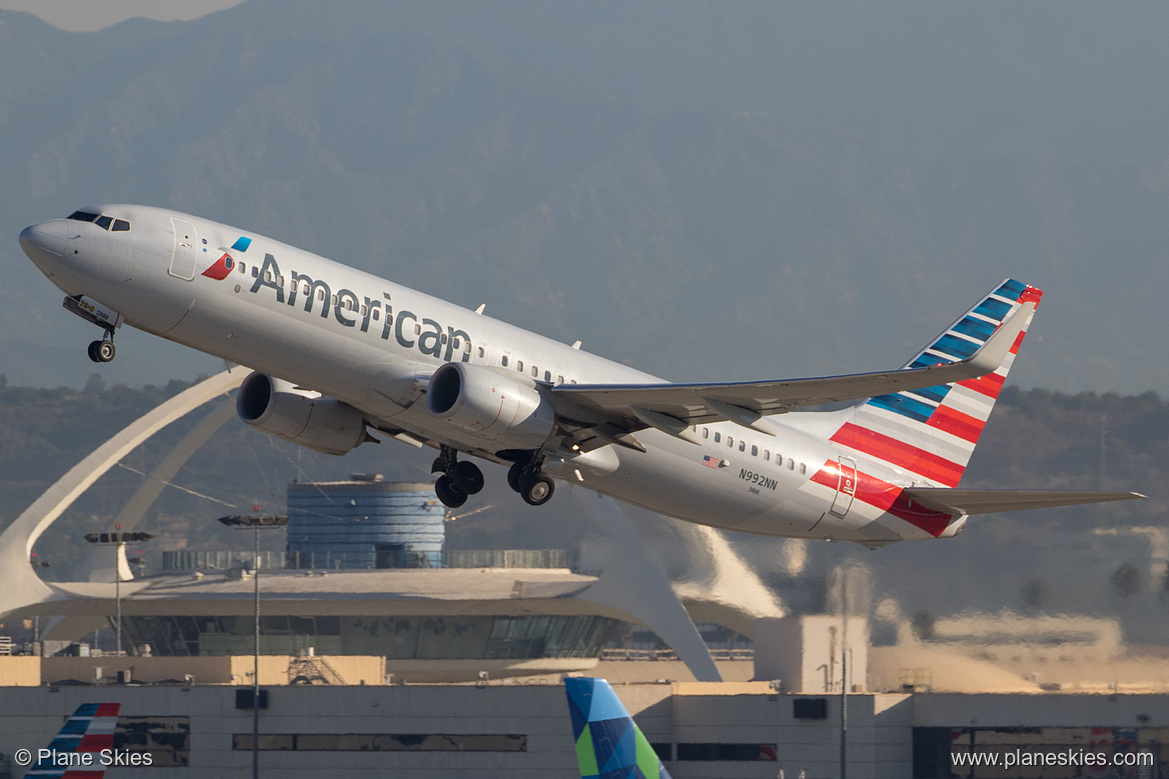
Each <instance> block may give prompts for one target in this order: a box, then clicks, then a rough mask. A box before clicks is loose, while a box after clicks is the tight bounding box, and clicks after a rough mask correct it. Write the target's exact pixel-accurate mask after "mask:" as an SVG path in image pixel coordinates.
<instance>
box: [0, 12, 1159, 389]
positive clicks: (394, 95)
mask: <svg viewBox="0 0 1169 779" xmlns="http://www.w3.org/2000/svg"><path fill="white" fill-rule="evenodd" d="M1167 33H1169V11H1167V10H1166V9H1165V8H1164V7H1163V6H1161V5H1152V4H1124V3H1120V4H1109V5H1107V6H1102V5H1093V4H1078V3H1077V4H1066V3H1058V4H1049V3H1035V4H1027V5H1022V6H1020V5H1015V4H977V5H952V4H933V3H905V4H897V5H893V6H886V5H873V4H868V3H852V2H849V3H816V4H759V3H706V2H696V1H695V0H690V1H688V2H678V3H669V4H663V3H649V2H635V3H617V2H611V3H588V4H569V3H563V4H560V3H544V2H502V3H489V4H485V3H478V2H469V1H468V2H444V3H432V2H414V3H395V4H393V5H392V6H387V5H386V4H384V3H377V2H372V1H369V2H351V3H340V4H330V5H329V6H328V7H325V6H320V5H318V4H314V3H288V2H279V3H278V2H274V0H251V1H250V2H246V3H244V4H243V5H241V6H238V7H237V8H234V9H230V10H228V11H224V12H221V13H218V14H214V15H211V16H208V17H205V18H203V19H200V20H196V21H193V22H172V23H155V22H146V21H141V20H133V21H130V22H126V23H122V24H119V25H116V26H114V27H112V28H109V29H107V30H104V31H102V32H99V33H91V34H70V33H63V32H61V31H58V30H55V29H53V28H51V27H48V26H47V25H45V24H43V23H41V22H39V21H38V20H36V19H34V18H32V17H30V16H27V15H24V14H17V13H0V140H2V143H0V172H2V174H3V181H4V186H3V187H0V204H2V206H3V207H2V208H0V261H3V262H4V263H5V267H7V268H8V269H9V272H8V277H7V278H8V288H9V290H11V292H10V294H9V295H8V296H7V300H6V306H5V308H6V317H5V320H6V322H7V324H8V329H7V333H6V335H5V337H4V341H3V346H2V347H0V348H2V350H3V351H2V352H0V355H2V356H3V361H2V366H0V370H2V371H3V372H4V373H5V374H6V375H7V376H8V377H9V379H10V381H13V382H14V383H39V384H46V385H55V384H59V383H66V384H70V385H73V386H81V385H82V384H83V383H84V381H85V378H86V377H87V376H88V375H89V373H90V372H92V370H93V366H92V364H90V363H89V362H88V361H87V360H86V358H85V356H84V347H85V344H86V343H87V342H88V341H89V340H91V339H92V338H93V337H94V336H95V335H96V331H93V329H92V328H91V327H90V326H89V325H86V324H85V323H83V322H81V321H80V320H75V318H73V317H70V316H68V315H67V314H64V313H63V312H61V311H59V310H58V306H59V294H58V293H57V292H55V291H54V290H53V288H52V287H51V285H50V284H49V283H48V282H47V281H45V280H44V279H43V278H41V277H40V275H39V273H37V272H36V271H35V269H33V268H32V266H31V264H29V263H28V262H27V261H26V260H25V259H24V257H23V255H22V254H21V253H20V251H19V248H18V247H17V246H16V242H15V237H16V234H17V233H18V232H19V230H20V228H22V227H23V226H24V225H26V224H29V223H31V222H34V221H38V220H42V219H45V218H49V217H52V216H59V215H63V214H66V213H68V212H69V211H70V210H72V209H74V208H76V207H77V206H79V205H82V204H87V203H95V202H110V201H114V202H145V203H152V204H158V205H164V206H171V207H175V208H179V209H183V210H187V211H190V212H194V213H197V214H200V215H203V216H206V217H209V218H213V219H218V220H220V221H224V222H228V223H231V224H236V225H240V226H243V227H245V228H246V229H249V230H254V231H257V232H261V233H266V234H269V235H273V236H274V237H279V238H282V239H284V240H287V241H289V242H291V243H294V244H297V245H300V246H303V247H305V248H307V249H311V250H314V251H317V252H319V253H322V254H325V255H327V256H330V257H334V258H337V259H340V260H342V261H345V262H349V263H352V264H354V265H357V266H360V267H362V268H366V269H369V270H372V271H375V272H378V273H381V274H384V275H387V276H390V277H392V278H394V279H395V280H397V281H401V282H403V283H406V284H411V285H415V286H418V287H421V288H423V289H425V290H427V291H429V292H433V293H436V294H439V295H443V296H445V297H448V298H450V299H452V300H455V301H457V302H459V303H462V304H465V305H470V306H475V305H478V304H479V303H481V302H486V303H487V304H488V307H489V310H490V311H491V312H493V313H494V314H495V315H496V316H502V317H503V318H505V319H509V320H511V321H514V322H516V323H518V324H521V325H524V326H527V327H530V328H533V329H537V330H540V331H542V332H545V333H547V334H549V335H551V336H553V337H556V338H560V339H563V340H566V341H571V340H574V339H576V338H581V339H583V340H584V342H585V347H586V348H591V349H592V350H594V351H597V352H600V353H602V354H605V355H607V356H610V357H613V358H616V359H622V360H629V361H632V362H634V363H636V364H638V365H639V366H641V367H644V368H646V369H648V370H651V371H654V372H657V373H659V374H661V375H664V376H667V377H670V378H678V379H683V378H685V379H715V378H735V379H745V378H759V377H774V376H794V375H809V374H816V373H825V372H845V371H849V370H853V369H877V368H884V367H888V366H890V365H894V364H900V363H901V362H902V361H903V360H904V359H905V358H906V357H908V356H909V355H910V354H911V353H912V352H913V351H914V350H915V349H916V348H917V347H918V346H920V344H921V343H923V342H924V341H926V340H927V339H928V338H929V337H930V336H931V335H932V334H933V333H935V332H937V331H938V330H940V329H941V328H942V327H943V326H945V325H946V324H948V323H949V322H950V321H951V320H952V319H953V318H954V317H956V316H957V315H958V314H959V313H960V312H961V310H962V309H963V307H964V306H966V305H968V304H970V303H972V302H973V301H974V300H976V299H977V297H978V296H979V295H980V294H982V293H983V292H984V291H985V290H987V289H989V288H990V287H991V286H992V285H993V284H994V283H996V282H997V281H998V280H1000V279H1001V278H1003V277H1005V276H1008V275H1012V276H1016V277H1019V278H1022V279H1024V280H1026V281H1028V282H1031V283H1034V284H1036V285H1037V286H1040V287H1042V288H1044V289H1045V290H1046V291H1047V293H1048V297H1047V299H1045V301H1044V305H1043V307H1042V308H1041V311H1040V317H1039V318H1038V319H1037V323H1036V326H1035V328H1034V330H1033V333H1034V336H1033V338H1032V339H1029V342H1028V344H1027V346H1026V347H1025V350H1024V353H1023V357H1024V359H1022V360H1021V361H1020V364H1019V367H1018V369H1017V372H1016V375H1015V377H1014V380H1015V381H1017V382H1019V383H1021V384H1023V385H1025V386H1027V385H1029V386H1034V385H1044V386H1058V387H1065V388H1070V389H1075V390H1079V389H1096V390H1121V391H1127V392H1137V391H1142V390H1144V389H1147V388H1153V389H1156V390H1158V391H1166V390H1167V389H1169V382H1167V381H1166V375H1165V372H1164V371H1163V370H1162V368H1161V366H1160V360H1159V359H1157V358H1156V356H1157V355H1159V354H1160V353H1161V352H1162V351H1163V350H1162V349H1161V348H1160V345H1161V344H1162V343H1163V342H1164V341H1165V339H1166V337H1167V336H1169V313H1167V312H1166V309H1165V307H1164V306H1162V305H1161V298H1162V295H1163V293H1162V291H1163V290H1164V289H1165V288H1166V284H1165V281H1166V270H1165V263H1164V261H1163V256H1164V251H1165V250H1164V247H1165V246H1166V245H1167V240H1166V239H1169V227H1167V225H1169V218H1167V217H1169V208H1167V205H1169V204H1167V202H1166V192H1167V191H1169V155H1167V151H1169V149H1166V146H1165V139H1166V138H1169V107H1167V106H1166V105H1165V103H1164V101H1163V100H1161V99H1160V97H1161V96H1162V95H1163V94H1164V93H1165V91H1166V90H1165V87H1166V81H1167V80H1169V61H1167V60H1169V49H1166V47H1165V46H1164V45H1163V41H1164V40H1165V39H1166V37H1167ZM17 290H19V291H18V292H16V291H17ZM71 320H72V321H71ZM156 340H157V339H152V338H149V337H146V336H143V335H140V334H132V333H130V332H129V331H127V332H125V333H123V334H121V335H120V336H119V341H120V346H121V347H122V348H120V349H119V356H118V359H117V361H116V362H114V363H112V364H111V365H109V366H103V367H102V368H101V371H102V372H103V375H105V376H106V377H107V379H108V380H109V381H111V382H125V383H128V384H138V383H142V382H144V381H152V382H165V381H166V380H167V379H169V378H171V377H174V376H179V377H182V378H192V377H193V376H194V375H196V374H198V373H206V372H210V371H213V370H215V368H216V363H215V361H214V360H211V359H210V358H202V357H197V356H194V355H192V354H191V353H189V352H188V351H186V350H183V349H179V348H177V347H174V346H172V345H168V344H164V343H161V342H158V343H155V341H156Z"/></svg>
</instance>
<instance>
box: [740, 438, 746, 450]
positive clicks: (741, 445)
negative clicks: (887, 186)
mask: <svg viewBox="0 0 1169 779" xmlns="http://www.w3.org/2000/svg"><path fill="white" fill-rule="evenodd" d="M739 451H740V452H745V451H747V442H746V441H740V442H739Z"/></svg>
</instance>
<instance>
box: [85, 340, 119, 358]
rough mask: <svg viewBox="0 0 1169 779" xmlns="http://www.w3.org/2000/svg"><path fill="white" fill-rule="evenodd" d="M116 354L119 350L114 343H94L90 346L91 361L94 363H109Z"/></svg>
mask: <svg viewBox="0 0 1169 779" xmlns="http://www.w3.org/2000/svg"><path fill="white" fill-rule="evenodd" d="M115 354H117V350H116V349H115V348H114V342H113V341H94V342H93V343H91V344H90V345H89V359H91V360H93V361H94V362H109V361H110V360H112V359H114V355H115Z"/></svg>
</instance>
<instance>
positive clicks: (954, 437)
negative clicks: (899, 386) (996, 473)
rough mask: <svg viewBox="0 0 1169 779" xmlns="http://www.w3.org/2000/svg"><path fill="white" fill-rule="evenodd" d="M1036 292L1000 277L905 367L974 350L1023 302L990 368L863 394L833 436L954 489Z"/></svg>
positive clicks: (960, 357) (845, 444)
mask: <svg viewBox="0 0 1169 779" xmlns="http://www.w3.org/2000/svg"><path fill="white" fill-rule="evenodd" d="M1042 296H1043V293H1042V292H1041V291H1039V290H1038V289H1036V288H1034V287H1031V286H1028V285H1026V284H1023V283H1022V282H1019V281H1015V280H1014V279H1007V280H1006V281H1004V282H1003V283H1002V284H1000V285H999V286H998V287H996V288H995V289H994V290H993V291H992V292H991V293H990V294H988V295H987V296H986V297H984V298H983V299H982V300H980V301H979V302H978V303H977V304H976V305H975V306H974V307H973V308H971V309H970V310H969V311H967V312H966V313H965V314H964V315H962V317H960V318H959V319H958V320H957V321H956V322H954V324H952V325H950V327H949V328H947V329H946V330H945V332H943V333H942V334H941V335H939V336H938V337H937V338H935V339H934V340H933V341H932V342H931V343H930V344H929V345H928V346H927V347H926V348H925V349H923V350H922V351H921V352H920V353H918V354H917V356H916V357H914V358H913V359H912V360H911V361H910V362H909V363H908V364H906V365H905V366H904V367H905V368H920V367H924V366H927V365H938V364H945V363H954V362H960V361H961V360H964V359H966V358H968V357H970V356H971V355H972V354H974V353H975V352H976V351H978V349H979V348H981V347H982V345H983V344H985V343H986V341H987V339H988V338H990V336H991V334H993V333H994V332H995V331H996V330H997V329H998V328H999V327H1000V326H1001V325H1002V323H1003V321H1004V320H1005V319H1006V318H1007V317H1008V315H1009V314H1010V313H1011V312H1012V311H1014V310H1015V309H1017V308H1018V307H1020V306H1029V307H1030V309H1031V310H1030V311H1029V312H1023V315H1025V316H1026V317H1027V318H1026V320H1025V325H1024V327H1023V331H1022V332H1021V333H1019V336H1018V338H1017V339H1016V340H1015V343H1014V345H1013V346H1012V347H1011V350H1010V353H1009V354H1007V356H1006V357H1005V359H1004V360H1003V362H1002V364H1001V365H1000V366H999V367H998V369H997V370H995V371H994V372H992V373H989V374H987V375H985V376H981V377H979V378H976V379H970V380H968V381H963V382H958V383H955V384H943V385H940V386H937V387H928V388H926V389H920V390H912V391H906V392H896V393H893V394H890V395H882V396H880V397H875V398H870V399H869V400H867V401H865V402H864V403H862V404H860V405H858V406H856V407H855V408H854V409H853V411H854V413H853V414H852V415H851V419H849V420H848V421H846V422H845V423H844V424H843V425H841V427H840V428H839V429H838V430H837V431H836V432H835V434H834V435H833V436H832V441H833V442H834V443H836V444H837V445H839V446H842V447H845V448H847V449H851V450H853V451H855V452H857V453H858V454H859V455H861V456H862V457H864V458H865V459H868V460H877V461H880V462H883V463H886V464H888V465H889V466H891V467H893V468H895V469H897V470H899V471H903V472H908V473H910V474H914V475H916V476H919V477H921V479H922V480H924V481H925V482H928V483H930V484H934V485H940V486H945V487H955V486H957V485H958V482H959V480H960V479H961V478H962V473H963V472H964V471H965V470H966V465H967V463H969V462H970V455H971V454H973V452H974V446H975V444H976V443H978V438H979V436H980V435H981V433H982V429H983V426H984V425H985V424H986V420H987V419H988V418H989V417H990V412H991V410H992V409H993V408H994V402H995V400H997V399H998V396H999V392H1000V391H1001V390H1002V387H1003V382H1004V381H1005V380H1006V377H1007V373H1008V372H1009V371H1010V370H1011V365H1012V364H1013V363H1014V360H1015V355H1016V354H1017V352H1018V350H1019V345H1020V344H1021V343H1022V341H1023V336H1024V335H1025V334H1026V332H1027V328H1028V327H1029V326H1030V324H1031V317H1032V316H1034V313H1035V306H1037V305H1038V303H1039V299H1040V298H1041V297H1042Z"/></svg>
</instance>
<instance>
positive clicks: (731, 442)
mask: <svg viewBox="0 0 1169 779" xmlns="http://www.w3.org/2000/svg"><path fill="white" fill-rule="evenodd" d="M727 446H729V447H731V448H732V449H734V448H735V438H734V436H727Z"/></svg>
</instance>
